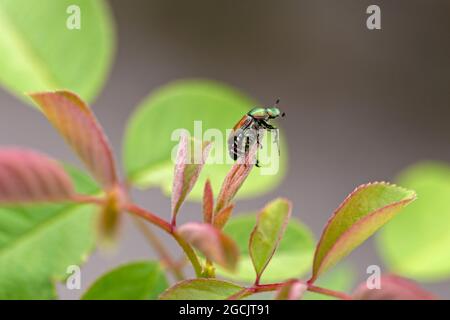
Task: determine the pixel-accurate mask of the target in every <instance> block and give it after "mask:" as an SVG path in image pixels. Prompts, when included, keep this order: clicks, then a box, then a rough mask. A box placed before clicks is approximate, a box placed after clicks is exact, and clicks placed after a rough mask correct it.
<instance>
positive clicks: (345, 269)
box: [302, 264, 355, 300]
mask: <svg viewBox="0 0 450 320" xmlns="http://www.w3.org/2000/svg"><path fill="white" fill-rule="evenodd" d="M354 274H355V271H354V270H353V268H351V267H350V266H349V265H348V264H343V265H339V266H337V267H336V268H334V269H333V270H332V271H330V272H326V273H325V274H324V275H322V276H321V277H320V278H319V279H318V280H317V282H316V285H317V286H319V287H322V288H327V289H330V290H335V291H340V292H349V291H350V290H351V289H352V288H353V286H354V284H355V279H354V276H353V275H354ZM302 300H336V298H334V297H330V296H326V295H323V294H320V293H315V292H311V291H307V292H306V293H305V295H304V296H303V298H302Z"/></svg>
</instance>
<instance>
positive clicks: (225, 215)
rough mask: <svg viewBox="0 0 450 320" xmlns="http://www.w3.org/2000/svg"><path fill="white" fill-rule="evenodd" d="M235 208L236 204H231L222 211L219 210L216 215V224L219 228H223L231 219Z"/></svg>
mask: <svg viewBox="0 0 450 320" xmlns="http://www.w3.org/2000/svg"><path fill="white" fill-rule="evenodd" d="M233 209H234V204H230V205H229V206H228V207H226V208H223V209H222V210H221V211H220V212H218V213H217V214H216V215H215V217H214V226H215V227H216V228H218V229H222V228H223V227H224V226H225V224H226V223H227V222H228V219H230V217H231V214H232V213H233Z"/></svg>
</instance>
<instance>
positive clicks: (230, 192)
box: [215, 144, 258, 213]
mask: <svg viewBox="0 0 450 320" xmlns="http://www.w3.org/2000/svg"><path fill="white" fill-rule="evenodd" d="M257 149H258V147H257V145H256V144H255V145H254V146H253V147H252V148H251V149H250V151H249V152H248V153H247V154H246V156H245V158H244V159H242V160H240V161H237V162H236V163H235V164H234V165H233V167H232V168H231V170H230V171H229V172H228V174H227V176H226V177H225V180H224V182H223V184H222V188H221V189H220V193H219V196H218V198H217V204H216V208H215V212H216V213H218V212H219V211H221V210H222V209H224V208H225V207H227V206H228V205H229V204H230V203H231V201H232V200H233V198H234V196H235V195H236V193H237V192H238V191H239V189H240V188H241V187H242V185H243V184H244V181H245V180H246V179H247V177H248V175H249V174H250V171H252V168H253V165H254V164H255V157H256V151H257Z"/></svg>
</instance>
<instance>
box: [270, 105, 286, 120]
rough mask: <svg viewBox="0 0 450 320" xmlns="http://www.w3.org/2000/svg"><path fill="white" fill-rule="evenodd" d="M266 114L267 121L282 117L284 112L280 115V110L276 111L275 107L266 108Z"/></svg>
mask: <svg viewBox="0 0 450 320" xmlns="http://www.w3.org/2000/svg"><path fill="white" fill-rule="evenodd" d="M266 113H267V116H268V117H269V119H275V118H278V117H280V116H281V117H284V112H283V113H281V111H280V109H278V108H277V107H272V108H266Z"/></svg>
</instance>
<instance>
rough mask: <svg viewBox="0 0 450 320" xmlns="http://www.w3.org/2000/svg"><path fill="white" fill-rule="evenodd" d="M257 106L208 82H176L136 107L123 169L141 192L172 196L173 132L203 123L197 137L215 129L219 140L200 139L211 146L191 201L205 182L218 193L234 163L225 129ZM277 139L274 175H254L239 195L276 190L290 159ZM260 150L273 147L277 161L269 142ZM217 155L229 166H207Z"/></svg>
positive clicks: (251, 175)
mask: <svg viewBox="0 0 450 320" xmlns="http://www.w3.org/2000/svg"><path fill="white" fill-rule="evenodd" d="M255 105H257V104H256V103H255V102H254V101H252V100H250V99H249V98H247V97H244V96H243V95H242V94H240V93H239V92H237V91H235V90H234V89H231V88H229V87H228V86H225V85H222V84H219V83H215V82H210V81H194V80H192V81H179V82H176V83H172V84H169V85H167V86H165V87H163V88H161V89H159V90H157V91H156V92H154V93H153V94H151V95H150V96H149V97H148V98H147V99H146V100H145V101H144V102H143V103H142V104H141V105H140V106H139V108H138V110H137V111H136V112H135V114H134V115H133V116H132V118H131V119H130V121H129V123H128V127H127V131H126V135H125V141H124V164H125V169H126V172H127V175H128V177H129V180H130V181H131V182H132V183H133V184H134V185H135V186H138V187H140V188H147V187H150V186H159V187H162V189H163V190H164V191H165V192H166V193H167V194H170V190H171V188H172V185H171V182H172V176H173V162H172V160H171V159H172V157H171V155H172V152H173V150H174V148H175V147H176V145H177V143H178V142H177V141H172V139H171V138H172V133H173V132H174V131H175V130H177V129H186V130H188V131H189V132H190V133H191V135H194V121H202V131H203V133H202V134H201V136H200V137H199V138H202V136H203V134H204V133H205V132H206V130H208V129H218V130H219V131H218V132H221V134H222V140H223V141H222V142H220V141H214V137H211V136H209V137H208V136H206V137H203V138H205V139H203V140H212V141H213V146H212V149H211V154H210V156H209V159H208V162H207V164H206V165H205V167H204V169H203V171H202V173H201V175H200V178H199V181H198V183H197V185H196V186H195V187H194V189H193V190H192V192H191V195H190V198H191V199H195V200H200V199H201V198H202V194H203V186H204V184H205V181H206V179H207V178H208V177H209V178H210V179H211V184H212V187H213V189H214V190H219V189H220V186H221V184H222V181H223V179H224V178H225V176H226V174H227V173H228V172H229V170H230V168H231V164H232V160H231V158H230V157H229V155H228V147H227V146H225V145H226V141H227V139H228V137H227V135H226V130H229V129H231V128H233V126H234V125H235V124H236V123H237V122H238V121H239V120H240V119H241V118H242V116H243V115H245V114H246V113H247V112H248V111H249V110H250V109H251V108H252V107H253V106H255ZM266 136H267V135H266ZM269 136H270V135H269ZM174 138H178V137H174ZM196 138H198V137H196ZM281 138H282V139H281V157H280V158H279V171H278V173H277V174H275V175H262V174H261V173H262V168H261V169H258V170H253V171H252V173H251V174H250V176H249V178H248V179H247V181H246V183H245V184H244V186H243V187H242V189H241V190H240V192H239V194H238V196H240V197H247V198H248V197H252V196H256V195H259V194H262V193H264V192H267V191H270V190H272V189H274V188H275V187H276V186H277V185H278V184H279V183H280V181H281V179H282V177H283V175H284V172H285V169H286V162H287V157H288V156H287V154H286V146H285V144H284V143H283V134H282V133H281ZM267 139H270V137H268V138H267ZM272 140H273V139H272ZM268 141H271V140H268ZM218 146H222V147H221V148H219V147H218ZM264 147H265V148H267V150H269V151H268V152H271V151H272V148H274V149H273V151H274V153H276V157H275V158H276V159H278V151H276V145H274V144H272V143H267V144H266V145H264ZM269 154H270V153H269ZM216 155H219V157H218V158H220V159H222V163H223V161H226V163H227V164H212V163H209V162H210V161H211V160H213V159H215V156H216ZM220 155H221V156H220ZM265 160H266V159H264V158H260V161H261V163H265V162H264V161H265Z"/></svg>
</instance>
